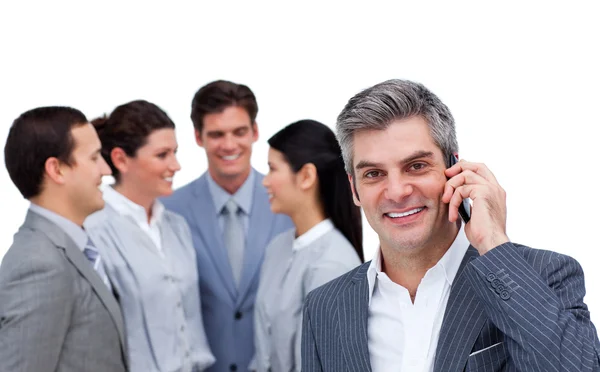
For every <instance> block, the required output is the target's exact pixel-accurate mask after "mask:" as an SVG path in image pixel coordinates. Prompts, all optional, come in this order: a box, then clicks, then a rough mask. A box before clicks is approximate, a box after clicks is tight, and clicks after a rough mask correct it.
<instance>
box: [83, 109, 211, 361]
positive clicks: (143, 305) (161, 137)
mask: <svg viewBox="0 0 600 372" xmlns="http://www.w3.org/2000/svg"><path fill="white" fill-rule="evenodd" d="M93 124H94V126H95V127H96V130H97V132H98V136H99V137H100V141H101V142H102V151H101V153H102V156H103V157H104V159H105V160H106V162H107V163H108V164H109V165H110V167H111V169H112V172H113V176H114V178H115V184H114V185H112V187H107V188H106V189H105V190H104V200H105V202H106V203H105V208H104V210H102V211H100V212H98V213H96V214H94V215H92V216H90V217H89V218H88V220H87V221H86V222H85V227H86V230H88V233H89V235H90V237H91V238H92V241H94V243H95V245H96V246H97V248H98V251H99V253H100V256H101V260H102V261H103V262H104V264H105V266H106V271H107V274H108V276H109V278H110V282H111V285H112V287H113V290H114V292H115V294H116V296H117V298H118V300H119V302H120V305H121V308H122V313H123V318H124V321H125V327H126V334H127V346H128V356H129V360H130V371H132V372H192V371H193V372H196V371H202V370H204V369H206V368H208V367H209V366H210V365H212V364H213V363H214V357H213V355H212V353H211V351H210V348H209V346H208V342H207V340H206V335H205V333H204V324H203V322H202V313H201V310H200V309H201V307H200V305H201V304H200V297H199V296H200V295H199V290H198V273H197V271H196V255H195V251H194V248H193V246H192V238H191V234H190V231H189V227H188V225H187V224H186V222H185V220H184V219H183V217H181V216H179V215H177V214H175V213H172V212H170V211H167V210H165V208H164V207H163V205H162V204H161V202H160V201H158V199H157V198H159V197H161V196H166V195H170V194H171V193H172V191H173V190H172V182H173V176H174V175H175V173H176V172H177V171H178V170H179V169H180V166H179V163H178V162H177V159H176V157H175V152H176V150H177V140H176V139H175V125H174V124H173V122H172V121H171V119H170V118H169V117H168V116H167V114H166V113H165V112H164V111H162V110H161V109H160V108H159V107H158V106H156V105H154V104H152V103H150V102H147V101H133V102H129V103H127V104H124V105H122V106H119V107H117V108H116V109H115V110H114V111H113V112H112V113H111V115H110V116H109V117H108V118H106V117H105V118H101V119H96V120H94V121H93Z"/></svg>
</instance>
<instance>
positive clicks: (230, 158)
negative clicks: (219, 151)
mask: <svg viewBox="0 0 600 372" xmlns="http://www.w3.org/2000/svg"><path fill="white" fill-rule="evenodd" d="M239 157H240V154H235V155H228V156H223V157H222V158H223V159H224V160H235V159H237V158H239Z"/></svg>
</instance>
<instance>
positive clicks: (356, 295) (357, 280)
mask: <svg viewBox="0 0 600 372" xmlns="http://www.w3.org/2000/svg"><path fill="white" fill-rule="evenodd" d="M368 268H369V262H367V263H365V264H363V265H362V266H361V267H360V268H359V269H358V270H357V271H356V274H355V275H354V277H353V278H352V281H351V283H350V284H349V286H348V287H346V288H344V289H343V293H342V294H341V295H340V296H339V297H338V317H339V327H340V343H341V346H342V354H343V355H344V357H345V360H346V367H347V368H349V371H356V372H359V371H360V372H364V371H368V372H370V371H371V362H370V359H369V340H368V331H367V320H368V317H369V283H368V281H367V269H368Z"/></svg>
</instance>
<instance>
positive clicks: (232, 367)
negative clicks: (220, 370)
mask: <svg viewBox="0 0 600 372" xmlns="http://www.w3.org/2000/svg"><path fill="white" fill-rule="evenodd" d="M229 370H230V371H237V365H235V364H232V365H230V366H229Z"/></svg>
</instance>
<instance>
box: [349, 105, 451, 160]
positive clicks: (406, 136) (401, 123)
mask: <svg viewBox="0 0 600 372" xmlns="http://www.w3.org/2000/svg"><path fill="white" fill-rule="evenodd" d="M353 150H354V151H353V152H354V157H353V167H354V166H356V164H357V163H358V162H361V161H362V162H370V163H378V164H379V163H381V164H386V163H396V162H398V161H400V160H401V159H403V158H405V157H407V156H410V155H412V154H414V153H415V152H418V151H429V152H433V153H434V154H439V156H441V155H442V154H441V150H440V149H439V147H438V146H437V145H436V143H435V142H434V141H433V138H432V137H431V133H430V130H429V125H428V124H427V121H426V120H425V119H424V118H422V117H420V116H414V117H410V118H407V119H402V120H396V121H393V122H392V123H391V124H390V125H389V126H388V127H387V128H386V129H385V130H365V131H360V132H358V133H355V134H354V149H353Z"/></svg>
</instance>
